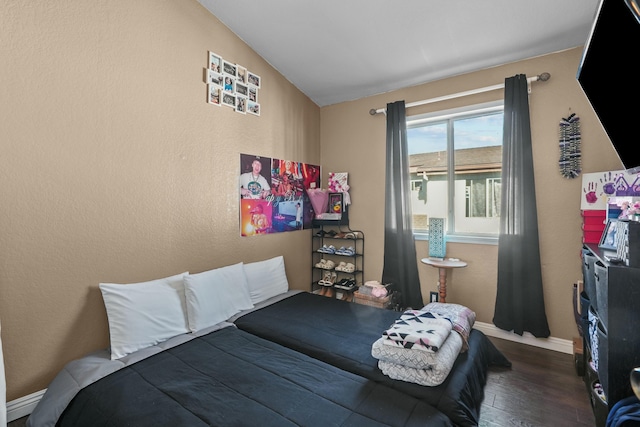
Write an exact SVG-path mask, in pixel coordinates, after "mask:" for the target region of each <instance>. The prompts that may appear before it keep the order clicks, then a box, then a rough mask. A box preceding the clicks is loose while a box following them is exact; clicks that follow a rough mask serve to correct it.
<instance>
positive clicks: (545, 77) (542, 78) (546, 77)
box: [538, 73, 551, 82]
mask: <svg viewBox="0 0 640 427" xmlns="http://www.w3.org/2000/svg"><path fill="white" fill-rule="evenodd" d="M550 78H551V74H549V73H541V74H540V75H539V76H538V80H540V81H543V82H546V81H547V80H549V79H550Z"/></svg>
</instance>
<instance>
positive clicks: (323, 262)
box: [316, 258, 327, 268]
mask: <svg viewBox="0 0 640 427" xmlns="http://www.w3.org/2000/svg"><path fill="white" fill-rule="evenodd" d="M326 262H327V260H326V259H324V258H322V259H321V260H320V262H318V263H317V264H316V268H325V266H324V265H325V263H326Z"/></svg>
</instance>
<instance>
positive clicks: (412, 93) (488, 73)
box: [321, 48, 621, 340]
mask: <svg viewBox="0 0 640 427" xmlns="http://www.w3.org/2000/svg"><path fill="white" fill-rule="evenodd" d="M581 53H582V48H576V49H571V50H568V51H564V52H559V53H555V54H552V55H545V56H541V57H538V58H533V59H529V60H526V61H520V62H517V63H513V64H506V65H503V66H500V67H495V68H491V69H487V70H483V71H479V72H476V73H470V74H465V75H461V76H456V77H452V78H448V79H444V80H440V81H437V82H431V83H427V84H423V85H419V86H414V87H410V88H405V89H402V90H398V91H394V92H388V93H385V94H381V95H377V96H372V97H369V98H365V99H360V100H357V101H353V102H345V103H342V104H337V105H333V106H329V107H325V108H323V109H322V113H321V114H322V116H321V128H322V132H321V135H322V165H323V167H324V168H325V169H326V170H333V171H336V172H338V171H343V170H344V171H349V172H350V182H349V184H350V185H351V187H352V189H353V190H352V199H353V203H354V205H353V209H352V210H351V212H350V218H351V224H352V225H353V227H354V228H358V229H362V230H364V232H365V234H366V248H365V253H366V257H365V258H366V276H367V277H365V279H366V280H380V279H381V277H382V266H383V249H384V243H383V242H384V183H385V178H384V168H385V126H386V119H385V116H384V115H382V114H379V115H377V116H375V117H372V116H371V115H369V110H370V109H372V108H375V109H378V108H383V107H385V106H386V104H387V103H388V102H394V101H398V100H401V99H404V100H405V101H406V102H407V103H410V102H414V101H419V100H423V99H429V98H435V97H439V96H444V95H449V94H452V93H457V92H463V91H467V90H471V89H476V88H480V87H485V86H493V85H495V84H498V83H503V82H504V79H505V78H506V77H510V76H513V75H515V74H526V75H527V76H529V77H532V76H534V75H537V74H540V73H542V72H548V73H551V80H549V81H548V82H538V83H533V87H532V93H531V96H530V109H531V122H532V123H531V127H532V138H533V155H534V164H535V174H536V176H535V178H536V197H537V202H538V224H539V231H540V252H541V257H542V270H543V271H542V273H543V282H544V283H543V285H544V295H545V303H546V310H547V317H548V320H549V326H550V329H551V335H552V336H553V337H558V338H563V339H568V340H570V339H571V338H572V337H573V336H576V334H577V330H576V327H575V322H574V320H573V312H572V305H571V293H572V289H573V288H572V286H573V283H574V282H575V281H576V280H579V279H580V277H581V270H580V268H581V264H580V258H579V254H580V247H581V242H582V240H581V238H582V234H581V233H582V231H581V228H580V225H581V217H580V198H581V192H582V187H581V180H580V179H574V180H567V179H565V178H563V177H562V175H560V173H559V170H558V159H559V156H560V152H559V148H558V124H559V122H560V120H561V118H562V117H567V116H568V115H569V114H570V111H571V112H574V113H576V114H577V115H578V116H579V117H580V118H581V123H582V148H583V149H582V152H583V169H584V171H585V172H598V171H605V170H612V169H620V168H621V166H620V162H619V160H618V158H617V156H616V154H615V151H614V150H613V148H612V146H611V144H610V142H609V140H608V139H607V137H606V135H605V134H604V131H603V130H602V127H601V126H600V123H599V122H598V120H597V118H596V117H595V115H594V113H593V110H592V109H591V107H590V105H589V104H588V102H587V99H586V97H585V96H584V95H583V93H582V91H581V89H580V87H579V86H578V83H577V81H576V78H575V76H576V71H577V69H578V64H579V62H580V57H581ZM502 96H503V91H502V90H498V91H494V92H489V93H484V94H479V95H474V96H472V97H465V98H460V99H457V100H450V101H447V102H441V103H437V104H429V105H426V106H421V107H415V108H411V109H408V110H407V114H408V115H415V114H420V113H425V112H428V111H437V110H440V109H448V108H454V107H456V106H461V105H464V104H474V103H481V102H488V101H493V100H497V99H500V98H502ZM416 248H417V256H418V258H419V259H420V258H424V257H427V256H428V255H429V253H428V243H427V242H425V241H418V242H417V243H416ZM447 256H448V257H456V258H460V259H463V260H465V261H467V262H468V266H467V267H466V268H462V269H456V270H454V271H452V272H451V273H450V275H449V286H448V287H447V302H457V303H461V304H465V305H467V306H469V307H471V308H472V309H474V310H475V311H476V313H477V315H478V321H481V322H486V323H492V319H493V309H494V304H495V296H496V280H497V263H498V261H497V256H498V247H497V246H488V245H473V244H461V243H448V244H447ZM419 271H420V281H421V286H422V293H423V297H424V299H425V301H427V300H428V296H429V291H435V289H436V284H437V281H438V270H437V269H435V268H432V267H429V266H427V265H423V264H421V263H419Z"/></svg>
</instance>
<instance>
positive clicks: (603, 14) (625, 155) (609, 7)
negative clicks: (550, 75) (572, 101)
mask: <svg viewBox="0 0 640 427" xmlns="http://www.w3.org/2000/svg"><path fill="white" fill-rule="evenodd" d="M637 6H638V0H601V1H600V5H599V7H598V10H597V13H596V16H595V20H594V23H593V26H592V28H591V33H590V35H589V39H588V40H587V43H586V44H585V47H584V51H583V54H582V60H581V62H580V67H579V68H578V74H577V78H578V82H579V84H580V86H581V87H582V90H583V91H584V93H585V95H586V96H587V98H588V99H589V102H590V104H591V106H592V107H593V110H594V111H595V113H596V115H597V116H598V119H599V120H600V123H601V124H602V127H603V128H604V130H605V132H606V133H607V135H608V136H609V139H610V140H611V143H612V144H613V147H614V148H615V150H616V151H617V153H618V157H619V158H620V161H621V162H622V164H623V166H624V168H625V169H627V170H629V171H630V172H632V173H637V172H640V147H639V144H638V139H639V136H638V133H637V132H636V130H637V129H636V128H635V123H636V122H637V120H638V119H637V117H636V110H635V108H633V107H634V106H635V105H637V104H638V101H640V82H638V80H637V79H638V75H637V74H636V72H637V70H638V65H637V63H638V62H637V61H638V59H639V56H638V53H639V52H640V47H639V46H636V43H639V42H640V14H638V8H637Z"/></svg>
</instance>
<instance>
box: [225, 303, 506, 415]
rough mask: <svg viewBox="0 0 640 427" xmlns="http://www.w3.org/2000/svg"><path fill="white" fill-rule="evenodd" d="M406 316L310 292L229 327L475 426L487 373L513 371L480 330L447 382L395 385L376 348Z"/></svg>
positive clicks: (237, 318) (247, 315)
mask: <svg viewBox="0 0 640 427" xmlns="http://www.w3.org/2000/svg"><path fill="white" fill-rule="evenodd" d="M401 314H402V313H400V312H395V311H391V310H385V309H380V308H376V307H370V306H365V305H360V304H354V303H349V302H346V301H342V300H338V299H333V298H327V297H323V296H320V295H316V294H312V293H307V292H295V293H294V292H292V293H289V294H288V295H287V297H286V298H285V297H282V298H280V299H279V300H278V301H275V302H273V303H271V304H265V305H264V306H262V307H258V308H256V309H254V310H250V311H248V312H244V313H241V314H240V315H237V316H235V317H234V318H232V319H229V320H230V321H233V323H234V324H235V325H236V326H237V327H238V328H239V329H242V330H244V331H247V332H250V333H252V334H254V335H256V336H259V337H262V338H265V339H267V340H269V341H273V342H276V343H278V344H281V345H283V346H286V347H288V348H291V349H293V350H296V351H299V352H301V353H304V354H306V355H309V356H311V357H313V358H315V359H318V360H321V361H324V362H327V363H329V364H331V365H333V366H336V367H338V368H340V369H344V370H346V371H348V372H351V373H354V374H357V375H360V376H362V377H364V378H367V379H369V380H372V381H375V382H377V383H379V384H384V385H386V386H388V387H390V388H393V389H395V390H398V391H401V392H402V393H405V394H407V395H410V396H412V397H414V398H416V399H419V400H420V401H422V402H425V403H428V404H429V405H431V406H434V407H436V408H437V409H438V410H440V411H441V412H442V413H444V414H445V415H447V416H448V417H449V418H450V419H451V420H452V422H453V423H454V424H455V425H458V426H477V425H478V420H479V414H480V406H481V404H482V400H483V398H484V386H485V384H486V378H487V372H488V367H489V366H491V365H499V366H511V363H510V362H509V360H508V359H507V358H506V357H505V356H504V355H503V354H502V353H501V352H500V351H499V350H498V349H497V348H496V347H495V346H494V345H493V343H492V342H491V341H490V340H489V339H488V338H487V337H486V336H485V335H484V334H483V333H482V332H481V331H479V330H476V329H472V331H471V333H470V336H469V349H468V351H466V352H464V353H461V354H460V355H459V356H458V357H457V359H456V361H455V363H454V365H453V367H452V369H451V372H450V373H449V375H448V377H447V379H446V380H445V381H444V382H443V383H442V384H441V385H438V386H434V387H427V386H421V385H418V384H414V383H409V382H405V381H400V380H394V379H391V378H389V377H387V376H386V375H384V374H383V373H382V371H381V370H380V369H379V368H378V360H377V359H375V358H374V357H373V356H372V355H371V347H372V344H373V343H374V342H375V341H376V340H377V339H379V338H380V336H381V334H382V332H383V331H384V330H386V329H387V328H388V327H389V326H390V325H391V324H392V323H393V322H394V321H395V320H396V319H397V318H398V317H400V315H401Z"/></svg>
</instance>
